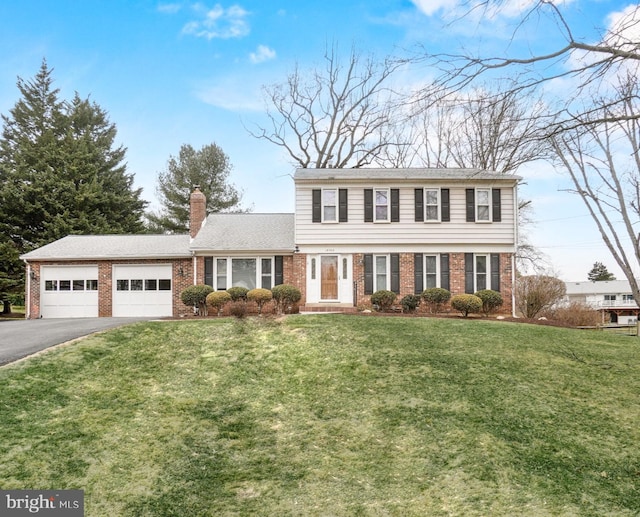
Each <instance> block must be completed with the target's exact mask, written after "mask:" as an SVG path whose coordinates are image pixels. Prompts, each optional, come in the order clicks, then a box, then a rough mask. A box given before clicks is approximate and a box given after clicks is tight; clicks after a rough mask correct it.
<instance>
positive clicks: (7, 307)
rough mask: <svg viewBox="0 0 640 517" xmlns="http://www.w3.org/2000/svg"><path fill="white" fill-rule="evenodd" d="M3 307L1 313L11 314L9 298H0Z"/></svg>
mask: <svg viewBox="0 0 640 517" xmlns="http://www.w3.org/2000/svg"><path fill="white" fill-rule="evenodd" d="M2 304H3V306H4V307H3V308H2V314H11V302H10V301H9V300H2Z"/></svg>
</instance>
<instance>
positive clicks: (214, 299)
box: [207, 291, 231, 316]
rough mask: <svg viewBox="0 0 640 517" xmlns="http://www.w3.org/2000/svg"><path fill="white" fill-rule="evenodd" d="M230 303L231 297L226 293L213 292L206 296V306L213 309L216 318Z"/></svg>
mask: <svg viewBox="0 0 640 517" xmlns="http://www.w3.org/2000/svg"><path fill="white" fill-rule="evenodd" d="M230 301H231V295H230V294H229V293H228V292H227V291H214V292H212V293H209V294H208V295H207V306H208V307H213V308H214V309H215V310H216V312H217V314H218V316H220V314H222V309H223V307H224V306H225V305H226V304H227V303H229V302H230Z"/></svg>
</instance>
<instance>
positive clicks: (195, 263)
mask: <svg viewBox="0 0 640 517" xmlns="http://www.w3.org/2000/svg"><path fill="white" fill-rule="evenodd" d="M191 257H192V261H193V285H198V271H197V267H198V261H197V260H196V252H195V251H192V252H191Z"/></svg>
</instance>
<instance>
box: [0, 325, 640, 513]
mask: <svg viewBox="0 0 640 517" xmlns="http://www.w3.org/2000/svg"><path fill="white" fill-rule="evenodd" d="M639 352H640V348H639V342H638V341H637V340H636V338H630V337H627V336H616V335H608V334H605V333H602V332H587V331H576V330H567V329H558V328H552V327H542V326H532V325H524V324H510V323H504V322H491V321H477V320H476V321H468V320H462V319H460V320H457V319H445V320H439V319H433V318H384V317H382V318H378V317H358V316H341V315H324V316H293V317H288V318H287V319H285V320H282V321H278V322H277V321H273V320H264V321H257V320H249V321H238V320H232V319H219V320H218V319H214V320H210V321H191V322H151V323H140V324H135V325H131V326H127V327H123V328H121V329H117V330H114V331H110V332H107V333H103V334H100V335H97V336H94V337H91V338H89V339H86V340H83V341H81V342H78V343H76V344H73V345H70V346H66V347H62V348H59V349H56V350H53V351H51V352H49V353H47V354H44V355H42V356H39V357H35V358H32V359H30V360H27V361H24V362H22V363H19V364H16V365H12V366H8V367H4V368H1V369H0V460H1V461H0V487H1V488H3V489H8V488H40V489H44V488H52V489H63V488H79V489H83V490H85V506H86V515H87V516H95V517H101V516H107V515H109V516H136V517H137V516H181V517H182V516H185V517H191V516H208V515H212V516H213V515H215V516H218V515H270V516H271V515H273V516H285V515H322V516H325V515H327V516H328V515H336V516H342V515H348V516H351V515H376V516H377V515H394V516H395V515H398V516H411V515H416V516H417V515H435V516H438V515H442V516H446V515H456V516H457V515H464V516H474V515H478V516H487V515H490V516H500V515H504V516H513V515H531V516H544V515H593V516H601V515H638V514H639V513H640V491H639V487H640V447H638V443H640V426H639V422H640V403H639V402H640V401H639V399H638V395H639V394H640V375H639V374H640V371H639V366H640V353H639Z"/></svg>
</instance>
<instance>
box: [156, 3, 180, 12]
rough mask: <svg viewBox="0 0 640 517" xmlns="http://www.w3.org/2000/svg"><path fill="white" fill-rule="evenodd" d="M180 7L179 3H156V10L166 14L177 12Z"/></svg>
mask: <svg viewBox="0 0 640 517" xmlns="http://www.w3.org/2000/svg"><path fill="white" fill-rule="evenodd" d="M180 9H182V5H181V4H177V3H174V4H160V5H158V11H159V12H161V13H166V14H175V13H177V12H178V11H179V10H180Z"/></svg>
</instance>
